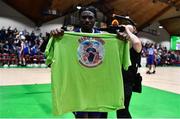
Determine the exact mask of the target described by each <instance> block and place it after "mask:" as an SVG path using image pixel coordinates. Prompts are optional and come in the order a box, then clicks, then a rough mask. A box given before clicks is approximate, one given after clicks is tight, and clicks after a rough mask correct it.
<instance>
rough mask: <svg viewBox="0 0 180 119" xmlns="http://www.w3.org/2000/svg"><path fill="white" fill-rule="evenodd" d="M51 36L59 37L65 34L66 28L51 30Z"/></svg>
mask: <svg viewBox="0 0 180 119" xmlns="http://www.w3.org/2000/svg"><path fill="white" fill-rule="evenodd" d="M50 34H51V36H53V37H59V36H63V35H64V30H63V29H55V30H52V31H51V33H50Z"/></svg>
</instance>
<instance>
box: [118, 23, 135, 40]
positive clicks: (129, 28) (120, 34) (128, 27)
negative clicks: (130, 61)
mask: <svg viewBox="0 0 180 119" xmlns="http://www.w3.org/2000/svg"><path fill="white" fill-rule="evenodd" d="M120 26H123V27H124V28H125V31H124V32H119V31H117V37H118V38H119V39H121V40H126V41H127V40H129V36H130V34H132V33H134V32H135V31H136V29H135V28H134V27H133V26H132V25H120Z"/></svg>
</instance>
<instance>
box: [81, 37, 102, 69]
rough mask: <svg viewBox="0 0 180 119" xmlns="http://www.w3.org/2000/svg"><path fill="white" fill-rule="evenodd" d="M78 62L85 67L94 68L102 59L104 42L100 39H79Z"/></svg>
mask: <svg viewBox="0 0 180 119" xmlns="http://www.w3.org/2000/svg"><path fill="white" fill-rule="evenodd" d="M79 42H80V44H79V47H78V60H79V62H80V63H81V64H82V65H83V66H86V67H96V66H98V65H99V64H101V63H102V61H103V59H104V46H103V45H104V41H103V40H102V39H100V38H92V37H81V38H80V39H79Z"/></svg>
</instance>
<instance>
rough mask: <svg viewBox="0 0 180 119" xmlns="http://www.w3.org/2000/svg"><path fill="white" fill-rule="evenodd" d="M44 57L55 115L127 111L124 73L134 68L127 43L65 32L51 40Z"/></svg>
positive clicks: (104, 36)
mask: <svg viewBox="0 0 180 119" xmlns="http://www.w3.org/2000/svg"><path fill="white" fill-rule="evenodd" d="M45 53H46V56H47V60H46V63H47V64H48V65H49V64H51V81H52V100H53V109H54V110H53V112H54V114H55V115H57V114H63V113H67V112H75V111H93V112H108V111H114V110H117V109H121V108H124V90H123V80H122V74H121V69H122V66H123V67H124V68H125V69H128V66H129V65H130V64H131V62H130V56H129V45H128V42H125V41H122V40H119V39H117V38H116V35H115V34H99V33H97V34H92V33H76V32H65V34H64V35H63V36H62V37H59V38H51V39H50V40H49V42H48V45H47V47H46V50H45Z"/></svg>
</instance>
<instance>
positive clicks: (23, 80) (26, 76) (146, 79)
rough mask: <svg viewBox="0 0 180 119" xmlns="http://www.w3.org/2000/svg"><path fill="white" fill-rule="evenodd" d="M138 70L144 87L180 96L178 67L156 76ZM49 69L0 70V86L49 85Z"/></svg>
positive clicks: (162, 68)
mask: <svg viewBox="0 0 180 119" xmlns="http://www.w3.org/2000/svg"><path fill="white" fill-rule="evenodd" d="M146 70H147V68H145V67H143V68H140V69H139V72H140V73H141V75H142V77H143V81H142V84H143V85H144V86H148V87H153V88H157V89H161V90H165V91H169V92H173V93H176V94H180V67H157V68H156V74H146ZM50 75H51V74H50V69H49V68H0V86H6V85H27V84H47V83H50Z"/></svg>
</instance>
